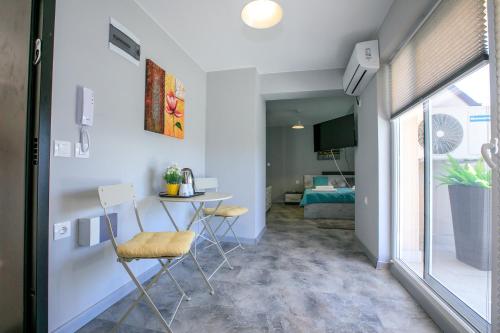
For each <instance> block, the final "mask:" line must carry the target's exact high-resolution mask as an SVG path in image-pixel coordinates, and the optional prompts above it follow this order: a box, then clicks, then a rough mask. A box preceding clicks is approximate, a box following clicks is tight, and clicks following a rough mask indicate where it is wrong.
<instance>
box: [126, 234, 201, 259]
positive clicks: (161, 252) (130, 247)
mask: <svg viewBox="0 0 500 333" xmlns="http://www.w3.org/2000/svg"><path fill="white" fill-rule="evenodd" d="M194 237H195V234H194V232H192V231H180V232H141V233H138V234H137V235H135V236H134V238H132V239H131V240H129V241H127V242H125V243H123V244H120V245H118V247H117V252H118V256H120V257H122V258H129V259H131V258H175V257H180V256H182V255H184V254H186V253H188V252H189V249H190V248H191V243H192V242H193V239H194Z"/></svg>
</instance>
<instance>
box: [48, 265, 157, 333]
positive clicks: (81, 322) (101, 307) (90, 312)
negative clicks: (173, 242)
mask: <svg viewBox="0 0 500 333" xmlns="http://www.w3.org/2000/svg"><path fill="white" fill-rule="evenodd" d="M159 269H160V264H157V265H155V266H153V267H151V268H150V269H148V270H147V271H145V272H144V273H142V274H141V275H139V276H138V279H139V281H141V283H144V282H145V281H147V280H148V279H150V278H152V277H153V276H154V275H155V274H156V273H157V272H158V271H159ZM135 289H136V287H135V284H134V283H133V282H132V280H131V281H129V282H127V283H126V284H124V285H123V286H121V287H120V288H118V289H116V290H115V291H113V292H112V293H111V294H109V295H108V296H106V297H104V298H103V299H102V300H101V301H99V302H98V303H96V304H94V305H92V306H91V307H90V308H88V309H87V310H85V311H83V312H82V313H80V314H79V315H78V316H76V317H74V318H73V319H71V320H70V321H68V322H67V323H65V324H63V325H62V326H60V327H59V328H56V329H55V330H53V331H52V332H53V333H73V332H76V331H77V330H79V329H80V328H82V327H83V326H85V325H86V324H87V323H88V322H90V321H91V320H92V319H94V318H96V317H97V316H98V315H100V314H101V313H103V312H104V311H106V310H107V309H108V308H109V307H111V306H112V305H113V304H115V303H116V302H118V301H119V300H121V299H122V298H124V297H125V296H127V295H128V294H130V293H131V292H132V291H134V290H135Z"/></svg>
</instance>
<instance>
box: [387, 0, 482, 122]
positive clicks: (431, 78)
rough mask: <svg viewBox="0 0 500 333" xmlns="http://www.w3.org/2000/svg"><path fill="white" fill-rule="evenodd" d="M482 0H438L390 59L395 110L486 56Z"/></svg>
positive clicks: (393, 111) (406, 105)
mask: <svg viewBox="0 0 500 333" xmlns="http://www.w3.org/2000/svg"><path fill="white" fill-rule="evenodd" d="M486 30H487V29H486V8H485V2H484V1H482V0H442V1H441V3H440V4H439V5H438V6H437V7H436V8H435V9H434V11H433V12H432V13H431V15H429V17H428V18H427V20H426V21H425V22H424V23H423V24H422V26H421V27H420V28H419V29H418V31H417V32H416V33H415V34H414V35H413V37H412V38H411V39H410V40H409V42H408V43H407V44H406V45H405V46H404V47H403V48H402V49H401V50H400V51H399V52H398V54H397V55H396V56H395V57H394V59H393V61H392V62H391V86H392V96H391V97H392V113H393V114H394V113H397V112H399V111H401V110H403V109H405V108H407V107H409V106H411V105H412V104H414V103H415V102H417V101H418V100H420V99H421V98H423V97H425V96H426V95H428V94H429V93H431V92H433V91H434V90H436V89H437V88H439V87H440V86H441V85H443V84H444V83H446V82H448V81H449V80H451V79H453V78H454V77H456V76H457V75H458V74H459V73H461V72H462V71H464V70H466V69H467V68H470V67H472V66H474V65H476V64H477V63H479V62H481V61H484V60H485V59H487V57H488V47H487V34H486Z"/></svg>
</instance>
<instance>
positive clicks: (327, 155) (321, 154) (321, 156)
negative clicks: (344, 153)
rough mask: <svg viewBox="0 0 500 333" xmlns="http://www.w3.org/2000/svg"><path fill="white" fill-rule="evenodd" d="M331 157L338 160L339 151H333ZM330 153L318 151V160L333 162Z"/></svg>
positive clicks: (328, 151)
mask: <svg viewBox="0 0 500 333" xmlns="http://www.w3.org/2000/svg"><path fill="white" fill-rule="evenodd" d="M333 156H335V159H336V160H339V159H340V149H333ZM333 156H332V152H331V151H330V150H327V151H318V160H320V161H324V160H333Z"/></svg>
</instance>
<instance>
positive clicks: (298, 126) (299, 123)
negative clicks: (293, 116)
mask: <svg viewBox="0 0 500 333" xmlns="http://www.w3.org/2000/svg"><path fill="white" fill-rule="evenodd" d="M292 128H293V129H304V125H302V123H301V122H300V120H298V121H297V123H296V124H295V125H293V126H292Z"/></svg>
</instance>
